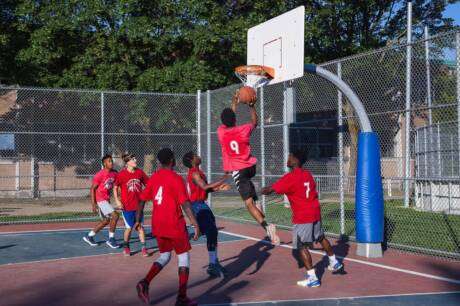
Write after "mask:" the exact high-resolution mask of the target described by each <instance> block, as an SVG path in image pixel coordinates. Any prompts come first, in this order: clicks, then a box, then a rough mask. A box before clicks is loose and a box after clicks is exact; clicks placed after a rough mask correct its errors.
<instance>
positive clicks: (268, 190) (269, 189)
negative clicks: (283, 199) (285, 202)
mask: <svg viewBox="0 0 460 306" xmlns="http://www.w3.org/2000/svg"><path fill="white" fill-rule="evenodd" d="M274 192H275V191H274V190H273V188H272V186H268V187H263V188H262V189H261V190H260V193H261V194H263V195H269V194H272V193H274Z"/></svg>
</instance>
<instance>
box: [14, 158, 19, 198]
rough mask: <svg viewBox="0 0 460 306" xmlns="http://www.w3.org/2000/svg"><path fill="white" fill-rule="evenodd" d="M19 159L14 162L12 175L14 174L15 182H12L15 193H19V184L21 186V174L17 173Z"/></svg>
mask: <svg viewBox="0 0 460 306" xmlns="http://www.w3.org/2000/svg"><path fill="white" fill-rule="evenodd" d="M19 163H20V159H18V160H16V162H15V169H14V173H15V177H16V179H15V181H14V190H16V191H19V190H20V189H21V187H20V184H21V174H20V173H21V172H20V171H19V169H20V165H19Z"/></svg>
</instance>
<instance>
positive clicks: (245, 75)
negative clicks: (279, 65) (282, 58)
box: [235, 65, 275, 89]
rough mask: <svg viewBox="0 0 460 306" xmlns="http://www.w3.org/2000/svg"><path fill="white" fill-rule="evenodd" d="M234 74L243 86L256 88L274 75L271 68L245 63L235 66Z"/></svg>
mask: <svg viewBox="0 0 460 306" xmlns="http://www.w3.org/2000/svg"><path fill="white" fill-rule="evenodd" d="M235 75H236V76H237V77H238V78H239V79H240V80H241V82H242V83H243V84H244V85H245V86H251V87H252V88H254V89H256V88H258V87H261V86H264V85H265V84H267V83H268V82H270V80H271V79H273V78H274V77H275V72H274V69H273V68H270V67H266V66H260V65H247V66H239V67H236V68H235Z"/></svg>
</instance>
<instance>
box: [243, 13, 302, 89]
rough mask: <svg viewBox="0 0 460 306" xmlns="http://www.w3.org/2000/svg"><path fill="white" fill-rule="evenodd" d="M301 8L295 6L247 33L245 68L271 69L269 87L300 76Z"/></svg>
mask: <svg viewBox="0 0 460 306" xmlns="http://www.w3.org/2000/svg"><path fill="white" fill-rule="evenodd" d="M304 31H305V7H304V6H299V7H298V8H296V9H293V10H291V11H289V12H287V13H284V14H282V15H280V16H277V17H275V18H273V19H270V20H268V21H266V22H264V23H261V24H259V25H257V26H255V27H252V28H250V29H249V30H248V51H247V65H262V66H268V67H271V68H274V69H275V77H274V79H273V80H272V81H271V82H270V83H269V84H274V83H279V82H283V81H287V80H292V79H295V78H299V77H301V76H303V73H304Z"/></svg>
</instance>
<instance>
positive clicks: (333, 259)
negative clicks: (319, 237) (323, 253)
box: [328, 255, 337, 265]
mask: <svg viewBox="0 0 460 306" xmlns="http://www.w3.org/2000/svg"><path fill="white" fill-rule="evenodd" d="M328 257H329V264H330V265H332V264H335V263H336V262H337V258H335V255H332V256H328Z"/></svg>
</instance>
